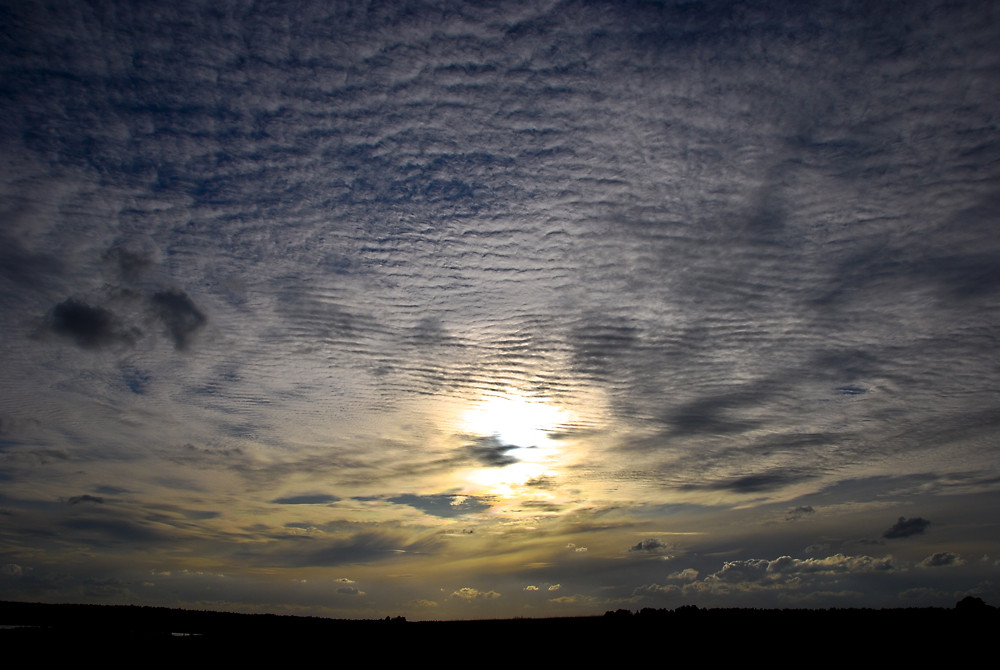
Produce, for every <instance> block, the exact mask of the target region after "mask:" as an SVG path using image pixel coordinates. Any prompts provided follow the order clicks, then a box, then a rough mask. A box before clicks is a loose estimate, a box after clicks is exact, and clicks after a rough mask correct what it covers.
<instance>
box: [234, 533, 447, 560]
mask: <svg viewBox="0 0 1000 670" xmlns="http://www.w3.org/2000/svg"><path fill="white" fill-rule="evenodd" d="M440 546H441V541H440V539H438V538H434V537H430V538H425V539H417V540H412V539H407V538H404V537H400V536H399V535H397V534H395V533H391V532H379V531H368V532H359V533H353V534H351V535H349V536H345V537H335V538H331V539H325V538H323V539H317V538H314V537H313V536H311V535H290V536H288V537H286V538H283V541H282V542H281V543H279V544H277V545H275V546H272V547H268V548H267V551H266V552H257V551H251V552H250V553H249V554H248V558H252V559H254V560H257V561H262V562H264V563H267V564H275V563H276V564H279V565H294V566H298V567H317V566H337V565H350V564H354V563H373V562H379V561H386V560H392V559H399V558H400V557H402V556H404V555H406V554H411V553H414V554H422V553H430V552H435V551H437V550H438V549H439V548H440Z"/></svg>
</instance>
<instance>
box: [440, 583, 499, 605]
mask: <svg viewBox="0 0 1000 670" xmlns="http://www.w3.org/2000/svg"><path fill="white" fill-rule="evenodd" d="M451 597H452V598H458V599H460V600H467V601H470V602H471V601H473V600H494V599H496V598H499V597H500V594H499V593H497V592H496V591H480V590H478V589H474V588H471V587H468V586H463V587H462V588H460V589H459V590H457V591H452V594H451Z"/></svg>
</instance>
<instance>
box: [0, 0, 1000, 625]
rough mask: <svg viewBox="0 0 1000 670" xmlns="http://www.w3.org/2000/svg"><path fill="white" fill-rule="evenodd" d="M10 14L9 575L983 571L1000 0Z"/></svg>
mask: <svg viewBox="0 0 1000 670" xmlns="http://www.w3.org/2000/svg"><path fill="white" fill-rule="evenodd" d="M0 22H2V24H3V25H5V26H7V27H6V29H5V30H4V31H3V32H2V34H0V54H2V56H3V57H2V59H0V60H2V68H3V76H2V78H0V80H2V82H3V83H2V87H3V91H4V95H3V96H2V100H3V101H2V102H0V109H2V111H3V121H2V123H0V142H2V152H0V159H2V161H0V174H2V178H0V189H2V198H0V206H2V219H0V220H2V227H0V313H2V316H3V336H2V340H0V357H2V365H3V369H4V373H5V374H4V375H3V379H2V380H0V481H3V483H4V486H3V491H2V493H0V513H2V514H3V516H2V518H3V519H4V523H3V527H4V530H3V531H2V533H0V563H3V564H4V565H6V567H5V568H4V569H3V570H2V571H0V596H2V597H4V598H7V599H31V600H40V599H41V600H50V601H82V600H87V601H97V602H121V601H123V600H128V601H130V602H133V601H134V602H141V603H149V604H172V605H187V606H199V607H201V606H213V607H214V606H218V607H224V608H238V609H262V610H268V611H285V610H287V611H310V612H316V613H325V614H333V615H337V616H379V617H382V616H385V615H387V614H391V615H397V614H405V615H406V616H410V617H414V618H445V617H471V616H486V615H489V616H499V615H509V616H522V615H538V616H540V615H544V614H570V613H600V612H602V611H604V610H606V609H617V608H619V607H632V608H637V607H642V606H647V605H650V606H675V605H681V604H688V603H694V604H699V605H725V604H734V605H736V604H739V605H742V604H752V605H781V606H788V605H789V604H807V605H814V606H843V605H848V604H861V605H874V606H883V605H891V606H898V605H919V604H934V605H938V604H946V605H951V604H953V603H954V602H955V601H956V600H957V599H958V598H959V597H961V596H962V595H964V594H969V593H972V594H975V595H979V596H982V597H984V598H986V599H987V600H988V601H989V600H990V599H991V598H992V599H993V600H996V597H997V594H996V593H995V592H994V591H993V589H994V587H993V586H991V584H993V583H995V580H996V579H997V578H998V577H1000V575H998V574H997V569H998V568H997V565H996V562H997V560H998V559H1000V546H998V544H997V538H1000V533H998V529H997V527H996V521H995V519H993V517H992V516H991V515H990V514H989V510H990V509H992V504H993V503H994V502H995V500H996V496H997V492H998V482H1000V472H998V469H1000V458H998V452H997V446H996V440H997V434H998V424H1000V414H998V413H997V388H998V387H1000V368H998V367H997V363H996V360H997V353H998V347H997V333H998V328H1000V260H998V259H1000V237H998V236H997V235H996V234H994V230H995V229H996V228H997V226H998V225H1000V218H998V217H1000V215H998V212H1000V167H998V166H1000V160H998V159H1000V133H998V130H997V127H996V124H997V115H996V111H995V110H996V100H998V99H1000V48H998V47H997V44H1000V15H998V14H997V12H996V11H995V10H994V9H992V8H991V7H990V6H988V4H983V3H973V2H958V3H947V4H945V3H936V2H929V1H926V2H925V1H921V2H913V3H906V4H905V5H903V6H899V5H892V4H886V5H879V6H876V7H872V8H864V9H863V10H862V9H861V8H854V7H847V8H845V7H842V6H841V5H840V4H838V3H826V2H820V3H818V4H814V5H811V6H808V7H806V6H804V5H803V6H801V7H800V6H798V5H794V4H793V5H789V6H784V5H781V4H780V3H779V5H775V4H774V3H750V4H747V3H731V2H727V1H723V0H720V1H718V2H706V3H647V2H635V3H627V2H626V3H587V2H510V3H498V4H495V5H493V4H480V3H467V2H439V3H409V2H388V3H363V2H353V3H321V2H316V3H301V4H297V5H295V6H285V5H282V4H280V3H279V4H264V5H261V4H251V3H243V2H233V3H196V2H185V3H179V4H176V5H172V6H170V7H154V6H152V5H150V6H148V7H147V6H144V5H138V6H136V5H133V4H131V3H124V2H115V3H111V4H109V5H106V6H102V7H100V8H93V7H84V6H78V5H77V4H76V3H55V4H53V5H51V6H42V5H37V4H25V5H24V6H20V5H18V6H12V7H8V8H6V9H4V10H2V14H0ZM894 519H898V521H896V522H894V521H893V520H894ZM555 590H558V591H559V593H558V594H555V593H554V591H555ZM994 604H996V603H994Z"/></svg>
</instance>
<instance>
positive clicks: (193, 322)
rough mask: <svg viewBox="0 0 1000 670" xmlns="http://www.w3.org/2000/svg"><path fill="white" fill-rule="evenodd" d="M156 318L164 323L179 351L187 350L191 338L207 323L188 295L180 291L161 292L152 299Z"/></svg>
mask: <svg viewBox="0 0 1000 670" xmlns="http://www.w3.org/2000/svg"><path fill="white" fill-rule="evenodd" d="M150 301H151V302H152V304H153V308H154V310H155V312H156V316H157V317H158V318H159V319H160V321H161V322H163V325H164V326H165V327H166V329H167V333H168V334H169V335H170V338H171V339H172V340H173V341H174V347H176V348H177V349H180V350H182V349H186V348H187V346H188V344H189V343H190V342H191V338H192V337H193V336H194V334H195V333H196V332H198V330H200V329H201V328H202V327H203V326H204V325H205V322H206V321H207V319H206V317H205V315H204V314H203V313H202V312H201V310H199V309H198V308H197V307H196V306H195V304H194V302H192V300H191V298H190V297H188V294H187V293H185V292H184V291H181V290H178V289H171V290H167V291H159V292H157V293H154V294H153V296H152V297H151V298H150Z"/></svg>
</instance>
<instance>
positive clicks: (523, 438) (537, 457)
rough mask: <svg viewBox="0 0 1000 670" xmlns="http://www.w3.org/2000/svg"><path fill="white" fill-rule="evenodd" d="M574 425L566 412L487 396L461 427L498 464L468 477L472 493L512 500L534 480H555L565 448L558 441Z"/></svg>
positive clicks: (511, 396)
mask: <svg viewBox="0 0 1000 670" xmlns="http://www.w3.org/2000/svg"><path fill="white" fill-rule="evenodd" d="M571 421H572V416H571V413H570V412H569V411H568V410H566V409H564V408H561V407H559V406H557V405H554V404H552V403H550V402H547V401H545V400H542V399H537V398H532V397H530V396H527V395H524V394H521V393H518V392H507V393H504V394H502V395H493V396H489V397H486V398H483V399H481V400H480V401H479V402H477V403H476V404H474V405H473V406H472V407H470V408H468V409H467V410H466V411H465V412H464V413H463V414H462V415H461V417H460V419H459V421H458V422H457V423H458V426H457V427H458V428H459V430H460V431H461V433H462V434H463V435H465V436H468V437H471V438H472V439H475V440H479V441H480V442H481V443H482V444H484V445H486V446H485V447H484V449H493V450H494V451H495V454H494V455H495V458H496V459H497V462H495V463H493V464H490V465H488V466H485V467H481V468H475V469H473V470H471V471H469V472H468V473H467V475H466V479H467V483H468V487H469V492H470V493H472V492H476V493H485V494H489V495H494V496H502V497H511V496H515V495H517V493H518V491H519V490H520V489H522V488H523V487H524V486H525V485H526V484H527V483H528V482H530V481H531V480H538V479H540V478H542V477H553V476H555V475H557V474H558V472H559V470H560V465H561V464H562V451H563V447H564V445H563V443H562V442H560V441H559V440H557V439H554V435H555V433H557V432H558V431H559V430H560V429H561V428H563V427H565V426H567V425H569V424H570V423H571Z"/></svg>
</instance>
